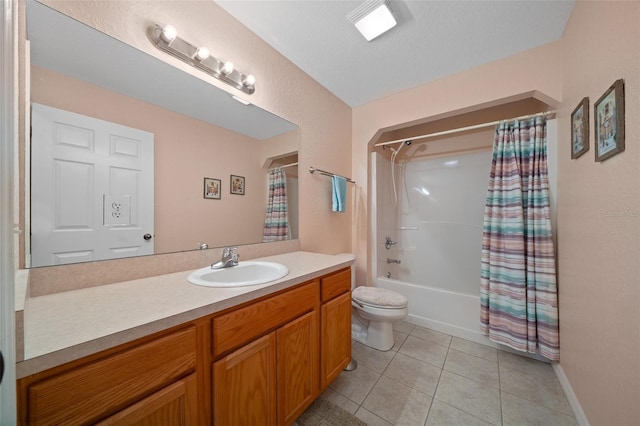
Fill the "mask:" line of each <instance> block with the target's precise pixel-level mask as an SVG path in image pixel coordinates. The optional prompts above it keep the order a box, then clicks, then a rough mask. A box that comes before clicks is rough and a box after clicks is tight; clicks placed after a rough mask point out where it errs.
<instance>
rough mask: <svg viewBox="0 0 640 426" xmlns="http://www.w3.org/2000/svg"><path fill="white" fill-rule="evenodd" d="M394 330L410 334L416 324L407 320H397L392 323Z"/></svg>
mask: <svg viewBox="0 0 640 426" xmlns="http://www.w3.org/2000/svg"><path fill="white" fill-rule="evenodd" d="M392 327H393V330H394V331H399V332H400V333H404V334H409V333H411V330H413V327H415V325H413V324H411V323H409V322H406V321H396V322H394V323H393V324H392Z"/></svg>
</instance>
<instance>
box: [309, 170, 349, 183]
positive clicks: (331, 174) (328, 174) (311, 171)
mask: <svg viewBox="0 0 640 426" xmlns="http://www.w3.org/2000/svg"><path fill="white" fill-rule="evenodd" d="M315 172H318V173H320V174H321V175H325V176H331V177H333V176H340V175H337V174H335V173H330V172H327V171H325V170H321V169H316V168H315V167H309V173H311V174H313V173H315ZM341 177H343V178H345V179H346V180H347V182H351V183H356V181H355V180H351V179H350V178H348V177H345V176H341Z"/></svg>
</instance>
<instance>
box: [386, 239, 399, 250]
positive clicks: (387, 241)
mask: <svg viewBox="0 0 640 426" xmlns="http://www.w3.org/2000/svg"><path fill="white" fill-rule="evenodd" d="M396 244H398V242H397V241H393V240H392V239H391V237H389V236H387V237H386V238H385V239H384V247H385V248H386V249H387V250H389V249H391V246H394V245H396Z"/></svg>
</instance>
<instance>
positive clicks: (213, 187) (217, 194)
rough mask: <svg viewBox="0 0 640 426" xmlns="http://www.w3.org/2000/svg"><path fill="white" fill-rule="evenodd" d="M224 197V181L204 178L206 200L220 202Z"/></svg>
mask: <svg viewBox="0 0 640 426" xmlns="http://www.w3.org/2000/svg"><path fill="white" fill-rule="evenodd" d="M221 197H222V181H221V180H220V179H212V178H204V198H209V199H212V200H219V199H220V198H221Z"/></svg>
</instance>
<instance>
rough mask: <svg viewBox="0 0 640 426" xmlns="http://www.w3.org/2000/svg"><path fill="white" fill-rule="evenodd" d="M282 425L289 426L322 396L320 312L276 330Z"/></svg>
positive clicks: (310, 313) (311, 313) (312, 312)
mask: <svg viewBox="0 0 640 426" xmlns="http://www.w3.org/2000/svg"><path fill="white" fill-rule="evenodd" d="M276 340H277V358H278V362H277V363H278V370H277V378H278V424H279V425H289V424H291V423H293V421H294V420H295V419H296V418H297V417H298V416H299V415H300V414H302V412H303V411H304V409H305V408H307V407H308V406H309V405H310V404H311V403H312V402H313V400H314V399H315V398H316V397H317V396H318V393H319V376H318V369H319V368H318V367H319V366H318V364H319V361H318V311H316V310H314V311H311V312H309V313H307V314H306V315H303V316H301V317H300V318H298V319H296V320H293V321H291V322H289V323H288V324H285V325H284V326H282V327H281V328H279V329H278V330H276Z"/></svg>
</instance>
